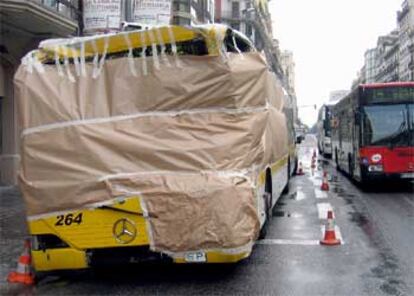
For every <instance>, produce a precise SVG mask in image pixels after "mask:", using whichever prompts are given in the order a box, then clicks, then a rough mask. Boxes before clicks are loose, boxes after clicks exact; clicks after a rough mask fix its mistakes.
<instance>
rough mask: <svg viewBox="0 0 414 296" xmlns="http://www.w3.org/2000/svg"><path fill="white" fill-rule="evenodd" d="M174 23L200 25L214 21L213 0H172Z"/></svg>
mask: <svg viewBox="0 0 414 296" xmlns="http://www.w3.org/2000/svg"><path fill="white" fill-rule="evenodd" d="M172 8H173V9H172V11H173V12H172V23H173V24H174V25H184V26H185V25H200V24H210V23H213V22H214V0H173V7H172Z"/></svg>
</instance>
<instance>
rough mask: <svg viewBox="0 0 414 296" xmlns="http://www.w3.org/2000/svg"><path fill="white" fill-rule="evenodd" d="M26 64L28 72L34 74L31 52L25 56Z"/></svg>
mask: <svg viewBox="0 0 414 296" xmlns="http://www.w3.org/2000/svg"><path fill="white" fill-rule="evenodd" d="M25 64H26V66H27V68H26V70H27V72H29V73H30V74H32V73H33V57H32V55H31V54H28V55H26V56H25Z"/></svg>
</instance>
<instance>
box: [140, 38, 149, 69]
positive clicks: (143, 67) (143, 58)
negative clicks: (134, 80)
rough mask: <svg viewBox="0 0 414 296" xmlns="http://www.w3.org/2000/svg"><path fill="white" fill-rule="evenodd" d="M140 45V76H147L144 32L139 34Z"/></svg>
mask: <svg viewBox="0 0 414 296" xmlns="http://www.w3.org/2000/svg"><path fill="white" fill-rule="evenodd" d="M140 35H141V44H142V54H141V60H142V74H143V75H144V76H147V75H148V67H147V54H146V52H145V51H146V50H147V46H146V43H145V42H146V38H145V31H142V32H141V34H140Z"/></svg>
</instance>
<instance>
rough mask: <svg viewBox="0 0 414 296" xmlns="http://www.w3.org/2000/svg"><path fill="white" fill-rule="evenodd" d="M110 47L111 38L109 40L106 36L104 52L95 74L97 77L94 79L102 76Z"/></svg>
mask: <svg viewBox="0 0 414 296" xmlns="http://www.w3.org/2000/svg"><path fill="white" fill-rule="evenodd" d="M108 45H109V38H108V36H105V37H104V50H103V53H102V56H101V59H100V60H99V66H98V70H97V71H96V73H95V75H96V76H95V77H93V78H97V77H98V76H99V75H100V74H101V71H102V68H103V65H104V63H105V58H106V53H107V52H108Z"/></svg>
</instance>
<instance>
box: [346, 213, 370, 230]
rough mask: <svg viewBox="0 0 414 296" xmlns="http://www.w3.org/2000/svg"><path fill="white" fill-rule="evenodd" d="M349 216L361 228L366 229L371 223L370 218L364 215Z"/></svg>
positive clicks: (354, 214) (352, 214)
mask: <svg viewBox="0 0 414 296" xmlns="http://www.w3.org/2000/svg"><path fill="white" fill-rule="evenodd" d="M349 215H350V216H351V219H350V220H351V222H354V223H356V224H357V225H358V226H359V227H364V226H366V225H367V224H368V223H369V221H368V218H367V217H366V216H365V215H364V214H361V213H358V212H349Z"/></svg>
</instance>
